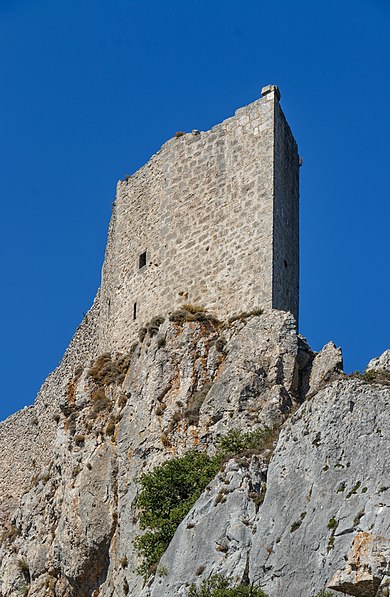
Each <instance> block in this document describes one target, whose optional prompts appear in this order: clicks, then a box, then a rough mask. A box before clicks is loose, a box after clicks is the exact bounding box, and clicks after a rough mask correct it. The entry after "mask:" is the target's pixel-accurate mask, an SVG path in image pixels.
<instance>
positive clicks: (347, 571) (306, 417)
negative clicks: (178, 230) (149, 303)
mask: <svg viewBox="0 0 390 597" xmlns="http://www.w3.org/2000/svg"><path fill="white" fill-rule="evenodd" d="M186 319H187V320H186ZM91 338H93V336H91ZM91 341H92V340H91ZM88 350H89V349H88V347H87V346H86V347H85V350H84V352H83V351H82V350H80V351H79V354H80V355H81V357H80V360H81V362H84V365H81V366H80V364H77V366H75V365H73V366H71V365H70V364H68V365H67V368H66V369H65V368H64V367H65V365H62V367H63V371H64V374H63V375H62V377H60V378H59V379H61V383H57V384H56V385H53V386H52V388H55V391H54V390H52V391H53V393H52V401H51V402H50V391H48V393H47V394H45V396H46V398H45V400H46V402H44V401H43V400H42V398H41V397H40V398H39V399H38V401H37V403H36V405H35V406H33V407H31V408H30V409H28V411H27V412H28V417H30V418H31V419H32V418H34V417H35V416H38V414H39V416H40V414H41V412H42V410H43V411H44V412H47V416H46V419H47V420H48V421H50V426H51V427H50V429H51V431H50V433H49V434H48V433H47V429H46V427H45V426H42V427H41V425H42V424H38V426H36V427H35V428H34V429H35V439H36V455H34V446H33V445H31V446H30V445H29V447H28V458H29V459H30V460H29V462H34V463H35V464H34V466H32V465H31V467H30V469H29V470H28V467H27V468H26V466H24V467H21V468H20V472H19V473H18V476H17V477H16V478H17V479H19V481H18V484H17V488H18V491H17V492H15V495H14V496H13V499H12V500H11V499H9V498H7V499H5V497H6V496H9V495H11V494H12V488H9V487H8V489H7V491H6V492H5V490H2V491H3V495H2V504H3V508H2V517H1V542H0V595H1V596H2V597H16V596H17V595H19V596H20V595H25V596H28V597H41V596H43V595H48V596H49V595H50V596H56V597H87V596H93V597H97V596H98V595H99V596H101V597H111V596H114V595H119V596H122V595H132V596H133V595H134V596H135V597H136V596H137V595H138V596H140V597H141V596H142V597H167V596H170V595H172V596H173V595H183V596H185V595H187V594H188V590H189V587H190V585H191V584H192V583H194V584H197V585H199V584H200V583H201V582H202V579H205V578H209V577H210V576H213V575H215V574H222V575H224V576H227V577H230V578H232V579H233V580H234V582H237V583H238V582H241V581H244V582H255V584H257V585H259V586H261V587H262V588H263V590H264V591H265V592H266V593H267V594H268V595H269V597H280V596H282V595H283V596H284V595H289V597H301V596H302V597H314V595H316V594H317V593H318V592H319V591H320V590H321V589H322V588H324V587H328V589H329V590H331V591H333V592H334V594H337V593H340V592H344V594H349V595H356V596H366V595H372V596H374V595H375V596H377V597H379V596H381V597H384V596H385V595H388V584H389V576H390V573H389V537H390V529H389V526H390V516H389V506H390V502H389V498H390V489H389V487H390V482H388V478H389V465H388V461H389V458H388V447H387V446H388V440H389V436H390V428H389V420H388V417H387V412H388V408H389V403H390V389H389V388H388V387H386V386H384V385H381V384H378V383H376V381H375V379H374V381H371V382H370V383H368V382H366V381H365V380H359V379H353V378H351V379H349V378H347V377H346V376H345V375H344V374H343V373H342V371H341V368H342V360H341V352H340V350H339V349H336V347H335V346H334V345H333V344H332V343H330V344H328V345H326V346H325V347H324V349H323V350H322V351H321V352H320V353H318V354H315V353H314V352H313V351H311V349H310V347H309V346H308V345H307V343H306V341H305V340H304V339H303V338H302V337H300V336H298V335H297V333H296V328H295V322H294V319H293V317H292V316H291V315H289V314H287V313H284V312H282V311H276V310H272V311H268V312H266V313H264V314H250V313H246V314H243V315H241V316H237V317H235V318H233V319H232V320H230V321H229V322H217V321H216V320H215V319H213V318H212V317H210V316H208V315H207V314H205V313H203V314H202V313H201V314H198V315H197V316H196V317H193V316H191V314H189V313H187V315H185V314H184V316H183V313H182V314H181V315H180V316H172V317H171V320H169V319H168V318H164V317H158V318H154V319H153V320H152V321H151V322H150V324H149V325H147V326H146V327H145V328H144V329H143V330H142V331H141V336H140V341H139V342H137V343H134V344H133V345H132V346H131V347H129V351H128V352H127V353H126V354H124V355H119V354H117V353H113V354H103V355H100V356H99V355H96V354H94V353H93V352H91V358H90V359H87V358H86V357H87V355H88ZM83 355H84V356H83ZM83 359H85V360H84V361H83ZM80 360H79V361H78V363H80ZM65 363H66V361H65ZM380 368H381V369H383V368H384V367H383V365H381V367H380ZM42 404H47V405H49V404H50V407H49V406H47V407H46V408H44V407H43V406H42ZM23 416H26V415H23ZM11 422H12V420H11ZM11 422H7V423H6V425H8V426H9V425H11ZM264 426H267V427H269V428H271V427H272V428H274V430H275V438H276V440H275V442H274V445H270V446H269V448H268V449H267V450H265V451H263V452H261V453H259V452H256V451H255V452H251V453H243V454H239V455H236V456H234V457H231V458H230V459H227V461H226V462H225V463H224V464H223V466H222V468H221V469H220V471H219V472H218V473H217V475H216V477H215V478H214V479H213V480H212V481H211V482H210V483H209V485H208V486H207V487H206V489H205V491H204V492H203V493H202V495H201V496H200V497H199V499H198V500H197V501H196V503H195V504H194V505H193V507H192V508H191V510H190V511H189V512H188V514H187V515H186V516H185V518H184V519H183V521H182V522H181V524H180V525H179V527H178V528H177V530H176V533H175V535H174V537H173V539H172V541H171V543H170V544H169V546H168V548H167V551H166V552H165V554H164V555H163V557H162V559H161V562H160V564H159V568H158V570H157V574H156V575H155V576H151V577H149V578H148V579H147V580H146V581H145V580H144V579H143V577H142V576H140V574H139V573H137V569H138V568H139V565H140V563H141V561H140V557H139V555H138V553H137V550H136V549H135V546H134V539H135V538H136V537H137V535H139V534H140V533H141V532H142V531H141V530H140V527H139V510H138V508H137V497H138V494H139V490H140V486H139V482H138V479H139V476H140V474H141V473H142V472H146V471H150V470H152V469H153V468H154V467H155V466H158V465H160V464H161V463H163V462H164V461H166V460H167V459H170V458H174V457H176V456H180V455H183V454H185V453H186V452H187V451H188V450H189V449H196V450H205V451H207V452H208V454H209V455H213V454H215V452H216V446H217V444H218V438H219V437H221V436H223V435H225V434H226V433H227V432H228V431H229V430H232V429H240V430H242V431H244V432H247V431H252V430H255V429H257V428H264ZM11 427H12V425H11ZM4 429H5V430H3V432H4V433H5V434H6V433H7V431H6V429H8V427H6V428H4ZM279 430H280V434H279V437H278V438H277V436H278V432H279ZM11 436H12V438H13V440H12V441H13V442H14V444H13V445H14V446H15V445H16V458H19V457H20V456H19V455H20V454H21V453H22V450H23V445H19V444H18V443H17V437H16V435H15V434H12V435H11ZM23 441H24V436H23V435H22V436H21V438H20V442H21V444H23ZM43 446H46V449H45V450H44V451H43ZM272 452H273V454H272ZM0 466H1V465H0ZM14 466H17V460H16V462H15V464H14ZM5 470H6V471H9V473H10V474H11V471H12V458H11V455H10V454H8V455H7V468H6V469H5ZM5 506H6V507H5ZM159 570H160V571H162V572H161V573H159ZM328 589H327V590H328Z"/></svg>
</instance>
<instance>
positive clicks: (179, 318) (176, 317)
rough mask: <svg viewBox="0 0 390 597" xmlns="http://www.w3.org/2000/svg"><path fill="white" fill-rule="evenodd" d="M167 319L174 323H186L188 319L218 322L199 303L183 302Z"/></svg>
mask: <svg viewBox="0 0 390 597" xmlns="http://www.w3.org/2000/svg"><path fill="white" fill-rule="evenodd" d="M169 321H173V322H174V323H186V322H188V321H203V322H207V321H210V322H212V323H215V324H219V323H220V322H219V320H218V319H217V318H216V317H215V316H214V315H212V314H211V313H209V312H208V311H207V309H206V308H205V307H202V306H201V305H190V304H184V305H182V307H181V308H180V309H177V311H174V312H173V313H171V314H170V316H169Z"/></svg>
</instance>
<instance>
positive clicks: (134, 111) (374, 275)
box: [0, 0, 390, 418]
mask: <svg viewBox="0 0 390 597" xmlns="http://www.w3.org/2000/svg"><path fill="white" fill-rule="evenodd" d="M389 25H390V4H389V2H388V0H343V1H342V2H340V0H337V1H335V0H329V1H323V2H322V1H318V2H313V0H302V1H299V0H295V1H293V0H291V1H287V0H286V1H283V0H279V1H278V2H270V1H269V0H268V1H267V2H265V1H263V0H257V1H256V0H239V1H236V2H234V1H231V0H185V1H183V0H180V1H179V0H169V1H163V0H149V1H148V0H138V1H134V0H110V1H109V2H108V0H106V1H103V0H0V115H1V120H0V122H1V130H0V160H1V166H0V190H1V228H2V230H1V236H0V238H1V247H0V248H1V253H0V254H1V260H2V267H1V269H2V271H1V280H2V288H1V293H0V301H1V303H0V308H1V314H2V326H1V328H2V343H1V351H2V354H1V359H0V363H1V380H2V384H1V394H2V395H1V403H0V418H4V417H5V416H7V415H8V414H9V413H11V412H13V411H15V410H17V409H19V408H21V407H22V406H23V405H25V404H29V403H31V402H32V401H33V400H34V397H35V394H36V392H37V390H38V389H39V386H40V384H41V383H42V382H43V380H44V378H45V377H46V375H47V374H48V373H49V372H50V371H51V370H52V369H53V368H54V367H55V366H56V365H57V364H58V362H59V360H60V358H61V356H62V354H63V352H64V350H65V348H66V346H67V344H68V342H69V340H70V338H71V336H72V334H73V332H74V330H75V328H76V327H77V325H78V323H79V322H80V320H81V319H82V317H83V313H84V312H86V311H87V310H88V308H89V307H90V305H91V303H92V301H93V297H94V295H95V292H96V289H97V287H98V286H99V278H100V269H101V265H102V260H103V254H104V248H105V242H106V233H107V225H108V221H109V217H110V212H111V204H112V201H113V199H114V197H115V185H116V182H117V180H118V179H119V178H123V177H124V175H126V174H129V173H132V172H134V171H135V170H136V169H137V168H138V167H140V166H141V165H142V164H143V163H144V162H145V161H147V159H148V158H149V157H150V156H151V155H152V154H153V153H154V152H155V151H157V150H158V149H159V147H160V146H161V144H162V143H163V142H164V141H166V140H167V139H168V138H170V137H171V136H173V135H174V133H175V132H176V131H178V130H192V129H194V128H197V129H203V130H205V129H208V128H209V127H210V126H212V125H214V124H216V123H218V122H220V121H221V120H223V119H224V118H227V117H229V116H231V115H232V114H233V113H234V110H235V109H236V108H238V107H240V106H242V105H245V104H247V103H249V102H251V101H253V100H255V99H256V98H257V97H259V95H260V88H261V87H262V86H263V85H266V84H268V83H276V84H278V85H279V86H280V89H281V92H282V107H283V109H284V111H285V113H286V116H287V118H288V121H289V123H290V125H291V127H292V129H293V132H294V135H295V137H296V139H297V141H298V144H299V148H300V154H301V155H302V156H303V158H304V166H303V168H302V169H301V316H300V328H301V332H302V333H303V334H304V335H305V336H307V338H308V340H309V342H310V343H311V345H312V346H313V348H315V349H316V350H319V349H320V348H321V346H322V345H323V344H324V343H326V342H327V341H328V340H330V339H333V340H334V341H335V342H336V344H338V345H341V346H342V347H343V351H344V359H345V368H346V370H348V371H349V370H352V369H358V368H359V369H362V368H364V366H365V364H366V363H367V361H368V360H369V359H370V358H371V357H373V356H376V355H378V354H379V353H381V352H382V351H383V350H384V349H385V348H388V347H390V337H389V331H390V329H389V294H390V277H389V216H390V210H389V188H390V163H389V139H390V116H389V98H390V67H389V63H390V60H389V59H390V42H389V40H390V35H389Z"/></svg>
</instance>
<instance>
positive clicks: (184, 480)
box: [135, 429, 275, 595]
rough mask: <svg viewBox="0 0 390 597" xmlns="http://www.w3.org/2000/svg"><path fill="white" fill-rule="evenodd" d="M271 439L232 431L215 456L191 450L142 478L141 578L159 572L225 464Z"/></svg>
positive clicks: (267, 433)
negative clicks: (186, 520)
mask: <svg viewBox="0 0 390 597" xmlns="http://www.w3.org/2000/svg"><path fill="white" fill-rule="evenodd" d="M271 437H275V433H274V432H273V431H272V430H269V429H263V430H255V431H253V432H247V433H245V432H242V431H239V430H230V431H229V432H228V433H227V434H226V435H225V436H223V437H222V438H221V439H220V442H219V449H218V452H217V454H216V455H215V456H213V457H210V456H208V455H207V454H206V452H197V451H195V450H191V451H189V452H187V454H185V455H184V456H181V457H178V458H173V459H172V460H168V461H167V462H164V463H163V464H162V465H161V466H158V467H156V468H155V469H154V470H152V471H151V472H149V473H146V474H144V475H142V476H141V478H140V484H141V491H140V495H139V498H138V507H139V509H140V517H139V521H140V526H141V529H143V530H144V531H145V532H144V534H143V535H140V536H139V537H137V539H136V541H135V545H136V548H137V551H138V553H139V555H140V556H141V557H142V560H143V562H142V564H141V566H140V567H139V569H138V572H139V573H140V574H142V575H144V576H145V577H147V576H148V575H149V574H152V573H153V572H155V571H156V568H157V564H158V562H159V560H160V558H161V556H162V554H163V553H164V551H165V550H166V548H167V547H168V545H169V543H170V541H171V539H172V537H173V535H174V533H175V531H176V529H177V527H178V526H179V524H180V523H181V521H182V520H183V518H184V517H185V516H186V514H187V513H188V512H189V511H190V509H191V508H192V506H193V505H194V503H195V502H196V500H197V499H198V498H199V496H200V495H201V493H202V492H203V490H204V489H205V487H206V486H207V485H208V484H209V483H210V481H211V480H212V479H213V478H214V476H215V475H216V473H217V472H218V470H219V469H220V467H221V464H222V463H223V461H224V460H227V459H229V458H231V457H233V456H236V455H237V456H238V455H243V454H247V455H249V454H248V452H249V453H253V452H260V451H261V450H262V449H264V448H266V447H268V446H269V443H270V441H271ZM239 594H240V593H237V595H239ZM243 594H244V595H245V594H246V593H243ZM248 594H249V593H248ZM217 595H218V594H217ZM227 595H229V593H227ZM232 595H233V594H232Z"/></svg>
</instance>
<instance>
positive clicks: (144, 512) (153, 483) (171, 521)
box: [136, 451, 219, 576]
mask: <svg viewBox="0 0 390 597" xmlns="http://www.w3.org/2000/svg"><path fill="white" fill-rule="evenodd" d="M218 468H219V461H218V460H217V459H216V458H210V457H209V456H207V454H206V453H205V452H195V451H190V452H188V453H187V454H185V456H182V457H180V458H173V459H172V460H168V461H167V462H165V463H164V464H162V465H161V466H159V467H157V468H155V469H154V470H153V471H152V472H150V473H147V474H145V475H142V477H141V479H140V482H141V493H140V495H139V499H138V506H139V508H140V510H141V514H140V519H139V520H140V526H141V528H142V529H148V530H146V532H145V533H144V534H143V535H141V536H139V537H138V538H137V539H136V547H137V549H138V552H139V553H140V555H141V556H142V558H143V563H142V565H141V566H140V568H139V572H140V573H141V574H143V575H145V576H147V575H148V574H150V573H152V572H154V571H155V567H156V565H157V563H158V561H159V560H160V558H161V556H162V554H163V553H164V551H165V550H166V548H167V546H168V544H169V542H170V541H171V539H172V537H173V535H174V533H175V530H176V529H177V527H178V526H179V524H180V522H181V521H182V520H183V518H184V517H185V515H186V514H187V512H188V511H189V510H190V509H191V507H192V506H193V504H194V503H195V502H196V500H197V499H198V497H199V496H200V494H201V493H202V491H203V490H204V488H205V487H206V485H207V484H208V483H209V482H210V481H211V479H212V478H213V477H214V476H215V474H216V473H217V471H218Z"/></svg>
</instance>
